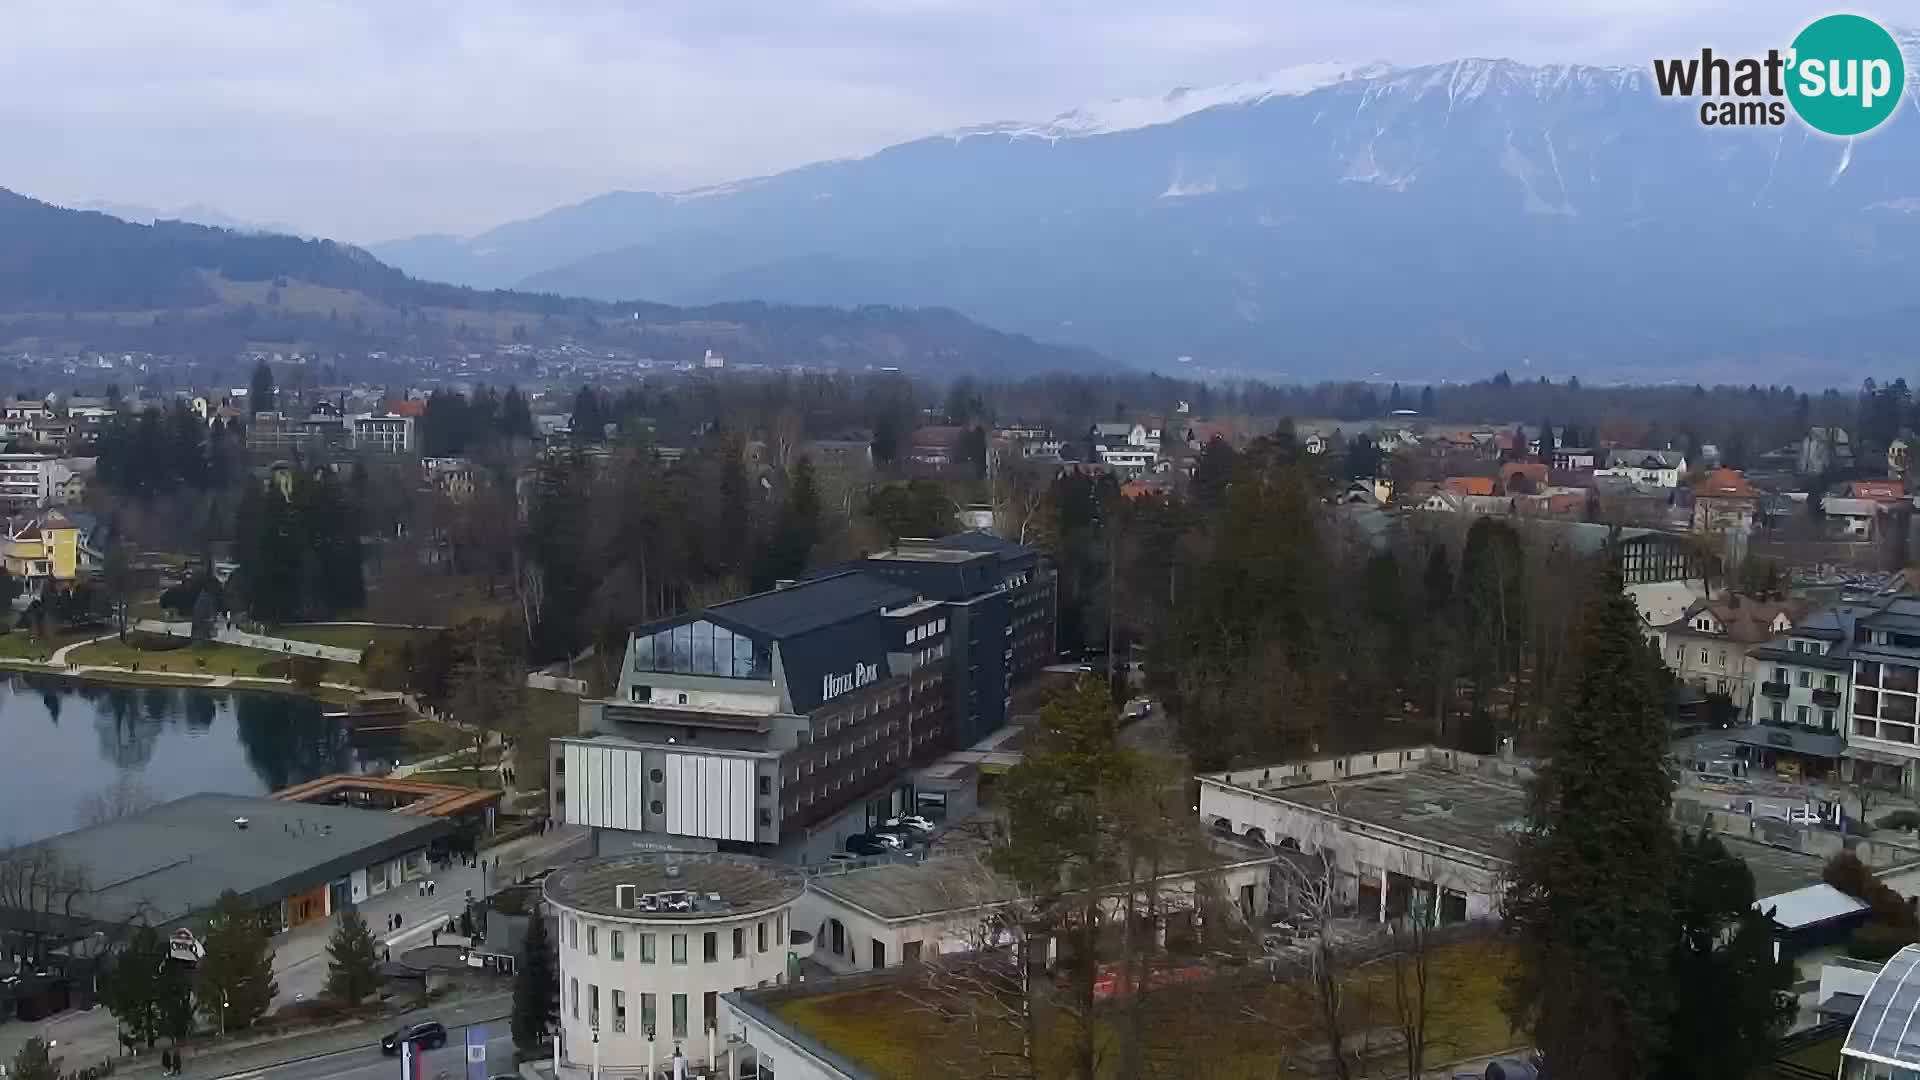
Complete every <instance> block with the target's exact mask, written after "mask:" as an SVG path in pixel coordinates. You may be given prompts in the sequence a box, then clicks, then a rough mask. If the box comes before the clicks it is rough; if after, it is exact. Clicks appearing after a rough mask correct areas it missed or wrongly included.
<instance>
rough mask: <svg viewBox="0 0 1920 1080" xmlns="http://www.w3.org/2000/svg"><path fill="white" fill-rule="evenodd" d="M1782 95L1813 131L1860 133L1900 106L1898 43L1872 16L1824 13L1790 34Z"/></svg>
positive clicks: (1903, 85) (1902, 77)
mask: <svg viewBox="0 0 1920 1080" xmlns="http://www.w3.org/2000/svg"><path fill="white" fill-rule="evenodd" d="M1787 64H1788V71H1787V99H1788V100H1789V101H1791V102H1793V111H1794V112H1796V113H1799V114H1800V119H1802V120H1804V121H1806V122H1807V125H1808V126H1809V127H1811V128H1813V129H1814V130H1815V131H1822V132H1825V133H1826V134H1828V135H1864V134H1865V133H1867V132H1869V131H1872V130H1873V129H1874V128H1877V127H1879V126H1880V125H1881V124H1882V123H1884V122H1885V121H1886V119H1887V117H1889V116H1892V115H1893V112H1894V110H1895V109H1898V108H1899V107H1900V99H1901V97H1902V96H1904V95H1905V93H1906V89H1907V65H1906V62H1905V60H1904V59H1903V58H1902V57H1901V55H1900V43H1899V42H1897V41H1895V40H1893V35H1892V34H1889V33H1887V32H1886V31H1885V30H1883V29H1881V28H1880V24H1879V23H1876V22H1874V21H1873V20H1872V19H1866V18H1862V17H1860V16H1858V15H1829V16H1827V17H1826V18H1824V19H1819V20H1817V21H1815V22H1814V23H1812V24H1811V25H1809V26H1808V27H1807V28H1806V29H1805V30H1802V31H1800V36H1799V37H1796V38H1794V39H1793V53H1792V55H1791V56H1790V57H1789V59H1788V61H1787Z"/></svg>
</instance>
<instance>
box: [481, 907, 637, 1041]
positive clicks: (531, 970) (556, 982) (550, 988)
mask: <svg viewBox="0 0 1920 1080" xmlns="http://www.w3.org/2000/svg"><path fill="white" fill-rule="evenodd" d="M559 1020H560V974H559V970H558V968H557V967H556V965H555V963H554V955H553V944H552V942H551V941H550V940H549V937H548V933H547V920H546V916H544V915H541V914H540V913H539V912H537V911H536V912H535V913H534V915H533V917H532V918H531V919H529V920H527V936H526V937H525V938H523V939H522V940H521V942H520V959H519V963H518V964H517V965H516V967H515V970H514V975H513V1020H512V1024H513V1044H514V1045H515V1046H518V1047H520V1048H521V1049H522V1050H535V1049H538V1048H539V1047H540V1045H541V1043H542V1042H543V1041H544V1040H545V1039H546V1037H547V1035H548V1033H550V1032H551V1031H553V1030H554V1028H556V1027H557V1026H558V1024H559ZM643 1034H644V1033H643Z"/></svg>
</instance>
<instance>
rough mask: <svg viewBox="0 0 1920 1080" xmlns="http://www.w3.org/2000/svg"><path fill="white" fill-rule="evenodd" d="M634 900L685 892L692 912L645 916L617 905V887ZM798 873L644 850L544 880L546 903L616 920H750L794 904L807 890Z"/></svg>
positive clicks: (755, 862) (758, 863)
mask: <svg viewBox="0 0 1920 1080" xmlns="http://www.w3.org/2000/svg"><path fill="white" fill-rule="evenodd" d="M620 885H631V886H633V887H634V893H635V895H637V896H644V895H647V894H649V893H663V892H678V891H684V892H688V893H692V894H694V898H693V899H694V904H693V910H691V911H678V912H675V911H645V910H642V909H639V908H622V907H620V906H618V904H617V903H616V902H615V901H616V896H615V888H616V886H620ZM806 887H807V881H806V877H805V876H804V875H802V874H801V873H800V872H799V871H798V870H795V869H792V868H790V867H787V866H782V865H781V864H779V863H775V862H769V861H768V860H766V859H757V858H754V857H753V856H751V855H727V854H715V853H707V852H697V851H647V852H640V853H637V854H633V855H609V856H605V857H602V858H597V859H587V860H584V861H582V862H577V863H574V864H573V865H572V866H569V867H567V868H565V869H563V870H560V871H558V872H556V873H554V874H553V875H552V876H550V877H548V878H547V881H546V886H545V892H546V897H547V899H548V900H551V901H552V902H554V903H556V904H559V905H560V906H562V907H566V908H571V909H573V910H574V911H583V912H586V913H588V914H592V915H605V916H608V917H610V918H617V919H640V920H656V919H657V920H665V921H685V920H699V919H717V918H727V917H731V916H738V915H749V914H752V913H753V912H756V911H765V910H767V909H768V908H773V907H778V906H780V905H782V904H786V903H790V902H792V901H793V900H795V899H798V898H799V896H800V894H801V893H803V892H805V891H806Z"/></svg>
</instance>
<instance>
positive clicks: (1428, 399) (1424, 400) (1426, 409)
mask: <svg viewBox="0 0 1920 1080" xmlns="http://www.w3.org/2000/svg"><path fill="white" fill-rule="evenodd" d="M1420 415H1421V416H1432V415H1433V387H1431V386H1423V387H1421V388H1420Z"/></svg>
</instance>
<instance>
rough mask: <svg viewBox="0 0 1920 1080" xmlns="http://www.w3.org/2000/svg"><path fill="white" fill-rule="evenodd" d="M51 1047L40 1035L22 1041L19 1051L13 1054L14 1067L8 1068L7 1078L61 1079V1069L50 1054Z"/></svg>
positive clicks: (32, 1079)
mask: <svg viewBox="0 0 1920 1080" xmlns="http://www.w3.org/2000/svg"><path fill="white" fill-rule="evenodd" d="M50 1049H51V1048H50V1047H48V1046H47V1041H46V1040H45V1039H42V1038H40V1037H39V1036H38V1035H35V1036H33V1037H32V1038H30V1039H28V1040H27V1041H26V1042H24V1043H21V1044H20V1050H19V1052H18V1053H16V1054H14V1055H13V1067H12V1068H11V1069H9V1070H7V1080H60V1070H59V1069H58V1068H57V1067H56V1066H55V1065H54V1063H53V1060H52V1059H51V1058H50V1057H49V1056H48V1055H49V1052H50Z"/></svg>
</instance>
